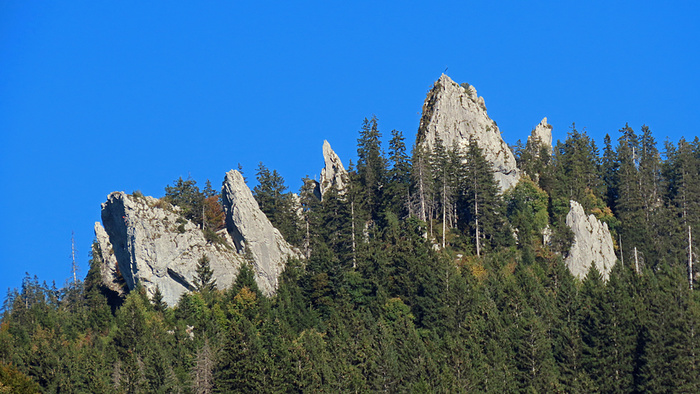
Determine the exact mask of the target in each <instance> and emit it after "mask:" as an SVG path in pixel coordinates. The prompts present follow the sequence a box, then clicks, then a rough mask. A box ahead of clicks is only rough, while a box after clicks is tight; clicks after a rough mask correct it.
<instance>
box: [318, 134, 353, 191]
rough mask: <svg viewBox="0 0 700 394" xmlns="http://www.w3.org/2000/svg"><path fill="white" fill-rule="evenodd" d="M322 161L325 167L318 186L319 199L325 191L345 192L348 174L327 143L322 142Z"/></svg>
mask: <svg viewBox="0 0 700 394" xmlns="http://www.w3.org/2000/svg"><path fill="white" fill-rule="evenodd" d="M323 161H324V162H325V166H324V167H323V169H322V170H321V182H320V184H319V187H320V192H321V193H320V194H321V198H323V194H324V193H325V192H326V190H328V189H330V188H331V187H335V188H336V189H337V190H338V192H339V193H343V192H344V191H345V185H346V184H347V177H348V172H347V171H345V167H344V166H343V163H342V162H341V161H340V157H338V155H337V154H336V153H335V152H334V151H333V149H332V148H331V144H329V143H328V141H325V140H324V141H323Z"/></svg>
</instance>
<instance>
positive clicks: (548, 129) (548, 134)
mask: <svg viewBox="0 0 700 394" xmlns="http://www.w3.org/2000/svg"><path fill="white" fill-rule="evenodd" d="M527 143H528V145H530V144H537V145H539V146H542V147H545V148H547V151H548V152H549V153H550V154H551V153H552V125H550V124H547V118H546V117H545V118H544V119H542V121H541V122H540V124H538V125H537V126H535V128H534V129H533V130H532V134H530V136H529V137H527Z"/></svg>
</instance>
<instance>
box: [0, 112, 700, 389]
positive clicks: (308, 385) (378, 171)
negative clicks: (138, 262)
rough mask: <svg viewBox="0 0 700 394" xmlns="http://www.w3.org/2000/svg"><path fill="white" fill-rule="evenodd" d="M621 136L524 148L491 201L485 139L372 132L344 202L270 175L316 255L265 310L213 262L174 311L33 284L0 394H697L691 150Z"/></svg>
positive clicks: (274, 200)
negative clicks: (573, 225) (419, 141)
mask: <svg viewBox="0 0 700 394" xmlns="http://www.w3.org/2000/svg"><path fill="white" fill-rule="evenodd" d="M616 140H617V142H616V143H615V146H613V143H612V138H610V137H606V139H605V142H604V149H603V153H602V155H601V154H600V152H599V151H598V149H597V147H596V145H595V143H594V142H593V140H591V139H590V138H589V137H588V136H587V135H586V133H585V132H579V131H577V130H576V128H575V127H572V130H571V132H570V133H569V134H568V136H567V138H566V140H565V141H564V142H559V143H557V144H556V146H554V148H553V150H552V151H550V150H549V149H547V147H542V146H540V145H538V144H536V143H532V142H530V143H528V144H522V143H518V144H517V145H516V146H515V147H514V151H515V153H516V157H517V158H518V163H519V166H520V168H521V169H523V171H524V172H525V174H526V176H525V177H524V179H523V180H521V182H520V183H519V184H518V185H517V186H516V187H514V188H513V189H512V190H510V191H508V192H506V193H504V194H499V193H498V190H497V187H496V185H497V184H496V182H495V180H494V178H493V173H492V172H491V170H490V167H489V166H488V165H487V163H486V161H485V160H484V159H483V155H482V154H481V151H480V149H479V148H478V146H476V144H474V143H471V144H468V145H467V147H466V149H463V150H460V149H456V148H455V147H445V146H443V144H442V142H441V141H436V143H435V144H434V146H433V149H432V150H430V151H427V150H425V149H423V148H421V147H415V148H414V150H413V152H412V153H411V154H409V153H408V152H407V148H406V145H405V142H404V139H403V136H402V134H401V133H400V132H399V131H395V130H394V131H392V132H391V137H390V140H389V143H388V152H385V151H384V149H383V147H382V142H381V141H382V136H381V134H380V132H379V128H378V125H377V120H376V118H372V119H368V120H365V122H364V124H363V126H362V128H361V130H360V135H359V138H358V155H357V157H358V160H357V162H356V163H354V164H353V163H350V165H349V169H348V179H347V187H346V188H344V189H342V190H338V189H336V188H331V189H329V190H328V191H326V192H325V195H324V196H323V198H322V199H319V195H318V191H317V190H316V184H315V182H314V181H312V180H310V179H308V178H307V179H305V180H304V184H303V186H302V188H301V190H300V192H299V194H298V197H297V196H295V195H292V194H291V193H289V192H288V190H287V187H286V186H285V185H284V180H283V179H282V177H281V176H279V174H278V173H277V172H276V171H274V170H273V171H270V170H268V169H267V168H266V167H265V166H264V165H262V163H261V165H260V166H259V167H258V169H257V173H256V176H257V178H258V186H257V187H256V188H254V195H255V197H256V200H257V201H258V203H259V205H260V207H261V209H262V210H263V211H264V212H265V213H266V215H267V216H268V217H269V218H270V220H271V221H272V222H273V224H275V226H276V227H278V228H279V229H280V231H281V232H282V233H283V235H284V236H285V237H286V239H288V240H289V241H290V242H292V243H293V244H294V245H295V246H297V247H298V248H299V249H300V250H302V251H303V252H304V253H305V255H306V256H307V258H306V259H304V260H301V261H290V262H289V263H288V264H287V268H286V270H285V272H284V273H283V276H282V278H281V279H280V285H279V289H278V291H277V294H276V295H275V296H274V297H271V298H267V297H265V296H263V295H262V294H261V292H260V291H259V289H258V288H257V286H256V284H255V280H254V275H253V272H252V270H251V269H250V268H249V267H248V266H244V268H243V269H242V270H241V273H240V274H239V276H238V278H237V279H236V281H235V283H233V284H231V286H230V288H228V289H227V290H219V289H218V288H217V286H216V285H217V284H216V283H215V278H212V277H211V273H210V271H209V269H208V267H207V261H206V259H202V260H200V266H199V269H198V270H197V275H198V277H197V283H198V285H197V288H198V290H197V291H195V292H192V293H189V294H186V295H184V296H183V297H182V299H181V300H180V301H179V303H178V305H177V306H176V307H173V308H168V307H167V306H166V305H165V304H163V303H162V300H159V299H157V298H154V299H151V300H149V299H148V297H146V295H145V292H144V291H142V290H141V289H139V288H137V289H135V290H134V291H131V292H130V293H129V294H128V295H127V296H126V298H125V300H123V304H122V305H121V306H118V307H117V306H115V305H110V304H108V302H107V298H106V297H105V295H104V294H105V292H104V289H103V288H102V285H101V281H100V273H99V263H100V262H99V261H97V260H96V259H97V258H98V257H97V256H98V254H95V255H94V256H93V258H92V260H91V268H90V271H89V273H88V275H87V277H86V278H85V281H84V282H77V283H72V284H70V285H68V286H66V287H65V288H63V289H56V288H55V286H47V285H46V284H40V283H38V281H37V280H36V279H35V278H31V277H29V276H27V278H26V279H25V281H24V282H23V286H22V288H21V289H18V290H14V291H12V292H10V294H9V295H8V297H7V299H6V301H5V304H4V314H3V318H2V324H1V325H0V392H2V390H9V391H12V390H14V391H12V392H21V391H22V390H24V391H25V392H34V391H44V392H163V393H166V392H167V393H170V392H197V393H205V392H212V391H215V392H318V391H325V392H340V391H343V392H344V391H355V392H374V391H385V392H407V391H416V392H475V391H476V392H499V393H500V392H520V391H525V392H599V391H605V392H700V371H699V368H700V365H699V362H698V352H700V338H699V336H698V331H699V330H700V296H698V291H697V290H691V286H692V285H693V284H695V283H694V275H696V273H697V268H694V271H693V272H688V252H689V250H691V249H692V250H695V247H694V246H693V245H689V244H688V241H689V240H688V235H689V231H690V232H691V233H692V232H693V231H695V229H696V228H697V225H698V221H699V220H700V209H698V208H700V207H699V206H698V205H699V204H700V190H698V187H699V186H700V185H699V182H700V142H699V141H698V139H697V138H696V139H695V140H694V141H693V142H692V143H688V142H686V141H685V140H683V139H681V141H679V143H678V144H675V145H674V144H671V143H667V144H666V145H665V147H664V155H663V158H662V155H661V154H660V152H659V151H658V150H657V148H656V143H655V142H654V139H653V137H652V135H651V132H650V131H649V129H648V128H646V127H645V128H643V129H642V131H641V135H637V134H636V133H635V132H634V131H633V130H632V129H631V128H629V127H627V126H626V127H625V128H623V129H622V130H621V132H620V133H619V135H618V136H617V138H616ZM180 181H182V180H180ZM183 182H184V181H183ZM180 186H183V188H181V189H182V190H186V191H187V190H189V192H192V191H193V190H194V187H196V185H195V184H194V183H190V184H187V185H182V184H180ZM177 187H178V182H176V184H175V186H174V187H170V186H169V187H168V188H169V189H168V188H166V190H167V193H166V194H168V195H169V196H170V197H168V199H169V202H171V203H173V204H176V205H180V204H187V203H186V202H185V203H179V202H177V201H178V198H179V197H180V194H182V192H180V191H178V190H177ZM206 189H207V188H205V190H206ZM208 189H211V188H208ZM197 193H200V192H199V189H197ZM197 193H194V195H198V196H200V197H197V198H194V199H193V200H192V201H195V203H192V204H193V205H192V206H196V201H205V200H206V199H211V200H212V201H214V200H216V199H217V198H218V196H217V195H216V193H214V194H211V195H207V196H206V197H204V198H202V194H203V192H202V193H200V194H197ZM206 193H207V194H209V193H211V192H209V191H207V192H206ZM570 199H573V200H576V201H579V202H580V203H581V204H582V205H583V206H584V207H585V209H586V210H587V212H589V213H593V214H595V215H596V216H597V217H598V218H599V219H600V220H603V221H605V222H606V223H608V225H609V227H610V229H611V231H612V234H613V238H614V241H615V246H616V249H617V252H618V256H619V257H620V258H621V260H622V259H624V263H618V264H616V265H615V267H614V268H613V270H612V272H611V274H610V279H609V280H608V281H607V282H603V280H602V279H601V275H600V273H599V272H597V271H596V270H595V268H592V269H591V271H590V272H589V274H588V276H587V277H586V278H585V279H584V280H583V281H580V280H578V279H575V278H574V277H572V275H571V274H570V273H569V271H568V270H567V268H566V267H565V266H564V263H563V259H564V257H565V256H566V253H567V251H568V248H569V246H570V244H571V241H572V237H571V233H570V231H568V227H566V225H565V223H564V218H565V216H566V214H567V213H568V210H569V200H570ZM199 209H201V206H200V208H196V209H192V210H191V212H192V217H191V218H188V220H193V221H196V220H197V219H195V218H196V217H197V216H198V217H202V218H203V219H202V222H200V223H201V227H202V228H203V229H205V228H207V225H206V224H204V223H205V222H206V208H204V209H203V212H204V213H203V214H202V215H200V210H199ZM214 211H216V209H212V212H214ZM180 212H183V215H187V213H185V212H188V211H187V210H182V209H181V211H180ZM216 223H220V222H216ZM219 225H220V224H219ZM545 228H549V229H550V230H551V232H552V236H551V237H550V240H549V241H548V242H543V236H542V234H543V232H544V231H545ZM689 246H692V248H690V249H689ZM635 256H636V263H637V264H636V265H635ZM691 261H695V258H694V257H691ZM218 285H219V286H221V285H223V284H221V283H218Z"/></svg>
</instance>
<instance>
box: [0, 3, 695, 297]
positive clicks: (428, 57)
mask: <svg viewBox="0 0 700 394" xmlns="http://www.w3.org/2000/svg"><path fill="white" fill-rule="evenodd" d="M202 3H203V4H202ZM526 3H527V4H526ZM571 3H572V2H560V1H558V2H488V1H479V2H473V3H472V2H466V1H458V2H457V1H455V2H426V1H423V2H415V3H412V2H376V1H372V2H342V3H341V2H335V1H330V2H329V1H324V2H238V1H225V2H224V1H218V2H217V1H214V2H198V3H197V4H195V3H193V2H144V1H138V2H135V1H118V2H116V1H109V2H95V1H66V2H53V3H51V2H30V1H18V0H17V1H15V0H4V1H2V2H0V180H1V182H0V251H1V254H0V294H1V295H2V296H3V298H4V294H5V291H6V289H7V288H9V287H18V286H20V284H21V279H22V277H23V276H24V273H25V272H29V273H30V274H32V275H34V274H36V275H38V276H39V279H40V280H46V281H48V282H51V281H52V280H55V281H56V283H57V285H58V286H61V285H63V284H64V283H65V281H66V279H67V278H68V277H69V276H70V266H71V259H70V250H71V242H70V240H71V231H74V232H75V239H76V243H77V248H78V253H79V254H78V263H79V264H80V267H81V269H82V272H81V273H80V274H81V276H84V275H85V273H86V272H87V268H88V252H89V250H90V245H91V242H92V239H93V230H92V229H93V223H94V222H95V221H98V220H99V219H100V203H102V202H103V201H105V199H106V196H107V195H108V194H109V193H110V192H112V191H115V190H122V191H127V192H131V191H134V190H141V191H142V192H143V193H144V194H148V195H154V196H158V197H160V196H162V195H163V188H164V186H166V185H167V184H169V183H172V181H173V180H174V179H176V178H177V177H179V176H183V177H186V176H187V175H188V174H191V175H192V177H193V178H195V179H196V180H198V181H199V182H202V183H203V182H204V181H205V180H206V179H211V180H212V182H213V183H214V184H215V185H218V184H220V182H221V180H222V179H223V176H224V173H225V172H226V171H227V170H229V169H231V168H235V167H236V165H237V163H239V162H240V163H241V164H242V165H243V167H244V169H245V171H246V175H247V176H248V177H249V178H253V175H254V171H255V167H256V165H257V163H258V162H259V161H262V162H264V163H265V164H266V165H267V166H268V167H269V168H271V169H277V170H278V171H280V173H281V174H282V175H283V176H284V177H285V179H286V180H287V183H288V184H289V185H290V187H291V188H292V189H294V190H296V189H298V187H299V185H300V178H301V177H303V176H304V175H309V176H311V177H314V176H317V175H318V174H319V172H320V169H321V167H322V165H323V159H322V155H321V146H322V142H323V140H324V139H328V140H329V141H330V142H331V144H332V145H333V148H334V149H335V150H336V151H337V152H338V154H339V155H340V156H341V158H342V159H343V161H344V162H345V163H347V161H348V159H354V157H355V149H356V146H355V144H356V138H357V131H358V130H359V128H360V126H361V124H362V119H363V118H364V117H369V116H371V115H372V114H376V115H377V116H378V118H379V122H380V123H379V125H380V130H381V131H383V132H384V134H385V135H389V131H390V130H391V129H394V128H395V129H399V130H402V131H403V132H404V134H405V136H406V137H407V140H408V141H410V143H411V144H412V142H413V140H414V138H415V132H416V129H417V127H418V120H419V112H420V110H421V106H422V103H423V99H424V98H425V94H426V92H427V90H428V88H429V87H430V86H431V84H432V83H433V82H434V81H435V80H436V79H437V78H438V77H439V76H440V74H441V73H442V72H443V71H444V70H445V68H449V69H448V71H447V74H448V75H450V76H451V77H452V78H453V79H454V80H455V81H457V82H460V83H461V82H468V83H470V84H472V85H474V86H475V87H476V88H477V89H478V92H479V95H482V96H484V98H485V100H486V105H487V107H488V110H489V115H490V116H491V117H492V118H493V119H494V120H496V121H497V122H498V125H499V126H500V128H501V130H502V132H503V135H504V138H505V139H506V142H508V143H511V144H512V143H515V142H516V141H517V140H518V139H520V138H522V139H524V138H525V137H526V136H527V135H528V133H529V132H530V130H531V129H532V128H533V127H534V126H535V125H536V124H537V123H538V122H539V121H540V120H541V118H542V117H544V116H547V117H548V118H549V121H550V123H551V124H553V125H554V138H555V139H564V138H565V137H566V132H567V131H568V130H569V126H570V125H571V123H572V122H576V125H577V127H578V128H579V129H582V128H585V129H586V130H587V131H588V132H589V134H591V135H592V136H593V137H594V138H595V139H596V141H598V142H599V145H602V138H603V136H604V135H605V133H611V134H614V135H617V130H618V129H620V128H621V127H623V126H624V125H625V122H629V124H630V125H631V126H632V127H633V128H635V129H636V130H639V128H640V126H641V125H642V124H647V125H649V126H650V127H651V129H652V131H653V132H654V134H655V136H656V138H657V140H658V141H660V142H662V141H664V140H665V139H666V138H667V137H668V138H670V139H671V140H673V141H677V140H678V138H680V136H682V135H684V136H686V138H693V137H694V136H695V135H696V134H697V129H696V128H697V126H698V124H700V99H699V98H698V97H700V96H699V95H698V92H700V77H699V74H700V73H699V72H698V70H699V69H698V64H700V54H699V52H700V45H699V44H698V42H700V28H699V25H700V24H699V23H698V21H697V18H698V15H700V9H699V8H698V6H697V5H695V2H669V3H673V5H671V4H664V5H657V6H642V5H639V4H641V2H633V1H629V2H608V1H606V2H602V1H594V2H576V5H567V4H571ZM657 3H660V2H657Z"/></svg>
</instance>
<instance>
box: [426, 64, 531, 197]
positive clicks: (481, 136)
mask: <svg viewBox="0 0 700 394" xmlns="http://www.w3.org/2000/svg"><path fill="white" fill-rule="evenodd" d="M436 138H440V139H441V140H442V141H443V144H444V146H446V147H448V148H449V147H451V146H452V145H453V144H454V143H456V144H457V145H458V146H460V147H461V148H462V149H464V148H465V147H466V146H467V144H468V143H469V141H470V140H473V141H475V142H476V143H477V144H478V145H479V147H480V148H481V149H483V152H484V156H485V157H486V160H488V161H489V162H490V163H491V165H492V166H493V169H494V172H495V173H494V175H495V178H496V180H497V181H498V184H499V186H500V188H501V191H505V190H507V189H509V188H510V187H512V186H514V185H515V184H516V183H517V182H518V180H519V179H520V172H519V170H518V168H517V166H516V163H515V156H514V155H513V152H511V150H510V148H509V147H508V145H507V144H506V143H505V142H504V141H503V138H501V131H500V130H499V129H498V126H497V125H496V122H494V121H493V120H491V118H489V116H488V114H487V113H486V105H485V103H484V99H483V97H479V96H478V95H477V92H476V88H474V87H473V86H471V85H467V84H464V85H463V86H460V85H458V84H457V83H456V82H454V81H453V80H452V79H450V77H448V76H447V75H445V74H442V76H440V79H438V80H437V82H435V85H433V88H432V89H431V90H430V91H429V92H428V95H427V97H426V99H425V103H424V104H423V116H422V117H421V121H420V127H419V129H418V135H417V136H416V143H417V144H425V145H427V146H428V148H430V149H432V147H433V145H434V143H435V139H436Z"/></svg>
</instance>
